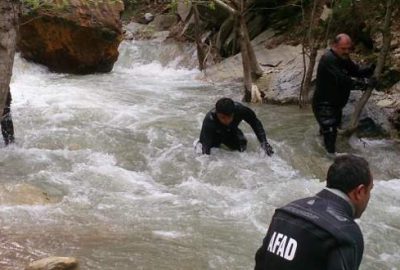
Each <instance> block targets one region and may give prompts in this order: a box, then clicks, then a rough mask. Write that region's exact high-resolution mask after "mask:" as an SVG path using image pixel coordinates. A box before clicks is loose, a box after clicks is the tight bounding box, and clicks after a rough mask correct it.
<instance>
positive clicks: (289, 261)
mask: <svg viewBox="0 0 400 270" xmlns="http://www.w3.org/2000/svg"><path fill="white" fill-rule="evenodd" d="M363 250H364V241H363V237H362V233H361V231H360V228H359V227H358V225H357V224H356V223H355V222H354V220H353V210H352V208H351V206H350V204H349V203H348V202H347V201H346V200H344V199H343V198H341V197H339V196H338V195H336V194H334V193H332V192H331V191H328V190H322V191H321V192H319V193H318V194H316V196H314V197H310V198H305V199H301V200H298V201H294V202H292V203H290V204H288V205H287V206H285V207H283V208H280V209H277V210H276V212H275V215H274V217H273V219H272V222H271V225H270V227H269V229H268V232H267V236H266V237H265V238H264V241H263V245H262V246H261V248H260V249H259V250H258V251H257V253H256V266H255V269H256V270H277V269H279V270H298V269H307V270H357V269H358V267H359V265H360V263H361V258H362V255H363Z"/></svg>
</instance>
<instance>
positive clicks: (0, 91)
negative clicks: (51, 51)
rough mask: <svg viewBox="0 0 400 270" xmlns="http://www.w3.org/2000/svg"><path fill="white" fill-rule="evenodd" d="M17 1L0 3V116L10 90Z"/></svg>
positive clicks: (7, 0) (15, 34)
mask: <svg viewBox="0 0 400 270" xmlns="http://www.w3.org/2000/svg"><path fill="white" fill-rule="evenodd" d="M18 11H19V9H18V5H17V1H15V0H14V1H13V0H1V1H0V115H1V114H2V112H3V109H4V105H5V102H6V97H7V94H8V91H9V89H10V80H11V75H12V68H13V64H14V54H15V46H16V38H17V26H18Z"/></svg>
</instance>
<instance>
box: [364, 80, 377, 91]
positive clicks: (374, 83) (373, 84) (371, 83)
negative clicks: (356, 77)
mask: <svg viewBox="0 0 400 270" xmlns="http://www.w3.org/2000/svg"><path fill="white" fill-rule="evenodd" d="M366 85H367V88H369V89H375V88H376V87H377V86H378V79H377V78H375V77H371V78H369V79H367V82H366Z"/></svg>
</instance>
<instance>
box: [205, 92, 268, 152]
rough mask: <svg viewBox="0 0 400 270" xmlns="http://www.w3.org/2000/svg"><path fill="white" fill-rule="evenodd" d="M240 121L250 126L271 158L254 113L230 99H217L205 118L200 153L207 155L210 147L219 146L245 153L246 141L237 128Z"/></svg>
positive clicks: (261, 128)
mask: <svg viewBox="0 0 400 270" xmlns="http://www.w3.org/2000/svg"><path fill="white" fill-rule="evenodd" d="M242 120H244V121H246V122H247V123H248V124H249V125H250V126H251V128H252V129H253V131H254V133H255V134H256V136H257V139H258V141H259V142H260V144H261V148H262V149H263V150H264V151H265V153H266V154H267V155H268V156H271V155H272V154H273V153H274V150H273V149H272V147H271V145H270V144H269V143H268V141H267V137H266V135H265V130H264V127H263V125H262V123H261V121H260V120H259V119H258V118H257V116H256V114H255V113H254V111H253V110H252V109H250V108H248V107H246V106H244V105H242V104H240V103H238V102H234V101H233V100H232V99H230V98H221V99H219V100H218V101H217V103H216V105H215V108H214V109H212V110H211V111H209V112H208V113H207V115H206V116H205V118H204V121H203V126H202V128H201V133H200V140H199V142H200V143H201V145H202V153H203V154H207V155H209V154H210V152H211V148H212V147H220V145H221V144H224V145H226V146H227V147H228V148H230V149H232V150H237V151H240V152H243V151H245V150H246V148H247V139H246V137H245V136H244V134H243V132H242V131H241V130H240V129H239V128H238V126H239V124H240V123H241V122H242Z"/></svg>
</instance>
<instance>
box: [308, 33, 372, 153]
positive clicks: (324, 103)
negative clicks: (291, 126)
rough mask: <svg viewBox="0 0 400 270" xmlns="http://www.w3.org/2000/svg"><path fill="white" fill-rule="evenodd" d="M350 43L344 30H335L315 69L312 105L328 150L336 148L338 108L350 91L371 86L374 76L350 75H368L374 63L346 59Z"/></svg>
mask: <svg viewBox="0 0 400 270" xmlns="http://www.w3.org/2000/svg"><path fill="white" fill-rule="evenodd" d="M352 46H353V44H352V41H351V38H350V37H349V36H348V35H346V34H339V35H337V36H336V38H335V39H334V41H333V44H332V47H331V49H330V50H328V51H327V52H326V53H325V54H324V55H323V56H322V57H321V60H320V61H319V64H318V70H317V85H316V89H315V93H314V97H313V102H312V107H313V112H314V115H315V118H316V120H317V122H318V124H319V127H320V133H321V135H322V136H323V137H324V146H325V149H326V151H327V152H328V153H329V154H334V153H335V152H336V137H337V132H338V128H339V127H340V125H341V122H342V110H343V107H344V106H345V105H346V103H347V101H348V99H349V96H350V91H351V90H353V89H359V90H366V89H367V87H372V88H373V87H375V86H376V84H377V81H376V79H374V78H371V79H369V80H367V81H363V80H357V79H353V77H355V78H370V77H371V76H372V75H373V72H374V69H375V65H373V64H372V65H368V66H365V67H361V66H359V65H357V64H356V63H354V62H353V61H352V60H351V59H350V51H351V48H352Z"/></svg>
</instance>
